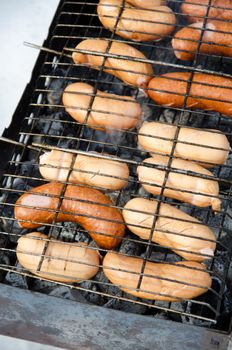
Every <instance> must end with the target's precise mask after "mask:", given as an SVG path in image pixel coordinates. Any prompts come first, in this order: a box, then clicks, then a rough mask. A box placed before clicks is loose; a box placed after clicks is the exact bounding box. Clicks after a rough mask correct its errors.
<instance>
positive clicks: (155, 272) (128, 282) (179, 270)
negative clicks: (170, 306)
mask: <svg viewBox="0 0 232 350" xmlns="http://www.w3.org/2000/svg"><path fill="white" fill-rule="evenodd" d="M142 266H143V260H142V259H139V258H134V257H128V256H124V255H122V254H117V253H114V252H108V253H107V254H106V256H105V258H104V260H103V271H104V274H105V275H106V277H107V278H108V279H109V280H110V281H111V282H112V283H113V284H115V285H117V286H118V287H119V288H120V289H122V290H123V291H124V292H126V293H129V294H132V295H134V296H136V297H139V298H146V299H151V300H164V301H179V300H180V299H192V298H195V297H197V296H198V295H201V294H203V293H205V292H207V290H208V289H209V288H210V287H211V283H212V280H211V277H210V275H209V273H208V272H206V271H205V266H204V265H202V264H200V263H197V262H195V261H181V262H179V263H176V264H173V265H171V264H170V265H169V264H162V263H153V262H149V261H147V262H146V264H145V269H144V276H143V278H142V282H141V286H140V289H139V290H137V285H138V282H139V279H140V275H141V272H142Z"/></svg>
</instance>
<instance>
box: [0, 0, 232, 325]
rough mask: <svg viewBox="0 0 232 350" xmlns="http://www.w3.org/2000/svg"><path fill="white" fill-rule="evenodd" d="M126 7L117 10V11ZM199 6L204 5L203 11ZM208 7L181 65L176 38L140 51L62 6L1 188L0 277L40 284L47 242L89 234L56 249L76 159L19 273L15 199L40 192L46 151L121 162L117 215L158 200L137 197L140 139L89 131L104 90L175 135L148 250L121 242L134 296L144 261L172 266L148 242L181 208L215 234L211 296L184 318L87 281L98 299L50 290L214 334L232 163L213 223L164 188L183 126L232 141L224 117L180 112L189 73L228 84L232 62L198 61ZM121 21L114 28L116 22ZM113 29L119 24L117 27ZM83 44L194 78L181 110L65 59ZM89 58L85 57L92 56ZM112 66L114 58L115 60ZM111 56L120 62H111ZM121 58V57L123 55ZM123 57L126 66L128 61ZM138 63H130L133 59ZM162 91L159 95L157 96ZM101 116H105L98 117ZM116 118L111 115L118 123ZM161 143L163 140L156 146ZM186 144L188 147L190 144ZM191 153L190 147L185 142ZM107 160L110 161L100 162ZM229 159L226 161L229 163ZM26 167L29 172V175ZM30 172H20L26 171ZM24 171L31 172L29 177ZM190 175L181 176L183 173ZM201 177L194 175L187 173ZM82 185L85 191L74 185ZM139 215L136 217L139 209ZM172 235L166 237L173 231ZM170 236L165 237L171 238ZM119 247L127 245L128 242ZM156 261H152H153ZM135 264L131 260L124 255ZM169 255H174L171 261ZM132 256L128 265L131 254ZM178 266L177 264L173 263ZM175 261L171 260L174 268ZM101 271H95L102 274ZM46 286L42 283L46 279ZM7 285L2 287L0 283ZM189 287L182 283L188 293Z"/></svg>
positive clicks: (144, 244) (93, 14)
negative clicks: (32, 266)
mask: <svg viewBox="0 0 232 350" xmlns="http://www.w3.org/2000/svg"><path fill="white" fill-rule="evenodd" d="M168 5H169V6H170V7H171V8H172V9H173V11H174V12H175V14H176V17H177V25H176V30H179V29H180V28H182V27H185V26H186V25H187V21H186V18H185V15H184V14H182V13H181V11H180V5H181V1H169V2H168ZM125 6H128V5H126V4H125V1H123V4H122V10H123V8H125ZM202 6H204V5H202ZM212 7H213V2H212V1H210V0H209V1H208V4H207V11H206V16H204V17H203V18H201V20H203V22H204V23H203V24H204V25H203V30H202V34H201V39H200V40H199V42H198V49H197V52H196V53H195V58H194V60H193V61H192V62H184V61H181V60H178V59H177V58H176V57H175V55H174V52H173V49H172V46H171V39H172V37H173V34H171V35H169V36H167V37H166V38H164V39H162V40H161V41H159V42H148V43H138V42H134V41H130V40H125V39H123V38H121V37H119V36H118V35H116V34H115V31H116V28H114V30H113V31H112V32H110V31H108V30H107V29H105V28H104V27H103V26H102V25H101V23H100V22H99V20H98V15H97V1H65V0H63V1H61V3H60V6H59V8H58V11H57V14H56V17H55V19H54V22H53V23H54V27H53V28H51V32H50V40H49V42H48V45H46V47H42V50H44V51H45V53H44V61H43V62H42V64H41V65H40V71H39V74H38V77H37V79H36V81H35V85H34V91H33V94H32V96H31V102H30V104H29V106H28V108H27V110H26V111H24V119H23V121H22V125H21V129H20V132H19V138H18V144H16V146H15V149H14V153H13V156H12V158H11V160H10V161H9V163H8V165H7V166H6V169H5V172H4V175H3V178H2V182H1V194H2V196H1V202H0V205H1V214H0V215H1V216H0V217H1V223H2V225H1V226H2V228H1V237H2V242H3V244H2V246H1V248H0V251H1V254H5V255H7V256H8V257H9V260H8V263H6V262H4V263H2V264H1V271H2V272H3V275H4V272H6V273H7V272H9V271H11V272H15V273H17V274H20V275H22V276H24V277H25V278H41V277H36V276H35V275H34V274H33V273H31V272H34V273H35V274H36V273H38V271H39V270H40V268H41V265H42V262H43V258H44V256H45V255H46V249H47V247H48V242H49V240H50V239H51V238H52V237H54V230H55V231H56V234H57V238H58V239H59V240H60V244H63V245H72V242H73V241H75V237H76V236H77V235H79V234H80V233H83V234H85V233H86V231H85V230H84V229H83V228H81V227H76V230H74V232H73V236H72V239H69V241H68V242H67V241H63V240H62V238H61V237H62V229H63V224H62V225H61V224H60V223H59V222H58V221H59V220H58V216H59V213H60V211H62V209H61V206H62V201H63V198H64V197H65V191H66V188H67V186H68V185H70V184H71V182H70V181H69V178H70V174H71V172H72V170H73V166H74V158H75V157H74V156H73V161H72V164H71V167H70V169H68V173H69V177H68V180H67V181H65V182H62V183H63V189H62V193H61V195H60V196H59V205H58V208H57V210H56V212H55V214H54V216H53V220H52V222H50V223H41V225H42V226H43V232H44V233H46V234H47V237H48V238H47V239H46V244H45V246H44V250H43V252H42V254H41V258H40V259H39V261H40V262H39V265H38V266H37V269H36V270H35V271H31V272H29V271H27V270H26V269H24V268H23V267H21V266H19V265H18V264H17V260H16V255H15V251H16V242H17V239H18V238H19V237H20V236H21V235H23V234H25V233H26V232H28V231H26V230H20V229H19V228H18V227H17V221H16V219H15V218H14V214H13V211H14V207H15V202H16V199H17V198H18V197H19V196H20V195H22V194H23V193H25V192H26V191H28V190H29V191H30V190H31V188H32V187H36V186H39V185H42V184H44V183H46V182H47V181H46V180H45V179H43V178H42V177H41V176H40V174H39V172H38V164H39V157H40V156H41V155H42V154H43V152H44V151H45V150H50V149H57V150H62V149H66V150H67V149H69V151H70V152H72V154H73V155H76V154H88V155H89V156H92V157H96V153H94V152H98V157H100V158H103V159H117V160H118V159H119V158H120V161H122V162H124V163H126V164H127V165H128V166H129V169H130V177H129V184H128V186H127V187H126V188H124V189H122V190H120V191H114V192H107V191H106V194H107V195H109V196H110V197H111V198H113V203H114V204H113V206H114V207H117V208H119V209H123V207H124V205H125V204H126V202H127V201H128V200H129V199H132V198H136V197H144V198H154V197H153V196H151V195H149V194H147V193H145V192H144V191H143V190H142V189H141V183H140V182H139V181H138V177H137V166H138V165H141V164H142V162H143V160H144V159H145V158H146V157H148V156H149V155H148V153H147V152H145V151H143V150H141V149H140V148H139V147H138V146H137V134H138V130H137V129H133V130H113V129H112V130H110V132H108V133H105V132H102V131H99V130H96V129H92V128H89V127H88V117H89V115H90V113H91V111H93V110H92V104H93V100H94V96H95V95H96V92H97V90H102V91H107V92H111V93H115V94H117V95H118V97H117V99H119V100H122V101H123V100H125V99H124V97H123V96H128V95H130V96H133V97H134V98H135V99H136V100H137V101H139V102H140V103H141V104H142V107H143V114H144V118H145V119H146V120H148V121H151V120H155V121H159V122H160V123H166V122H168V123H169V124H173V125H176V126H177V129H176V130H177V131H176V134H175V138H174V140H173V147H172V151H171V154H170V157H169V162H168V165H167V167H165V172H166V175H165V180H164V183H163V184H162V186H161V193H160V195H159V196H158V197H156V200H157V201H158V205H157V209H156V211H155V213H154V214H153V217H154V220H153V225H152V229H151V233H150V237H149V240H148V241H145V240H141V239H139V238H137V237H136V236H134V235H132V234H131V233H129V231H127V234H126V236H125V237H124V238H123V241H124V242H125V241H126V242H132V243H133V244H135V245H138V246H139V247H140V251H141V252H142V254H141V255H139V257H140V258H141V259H142V261H143V264H142V268H141V271H140V278H139V282H138V286H137V288H138V289H139V288H140V287H141V282H142V279H143V276H144V271H145V265H146V262H147V261H153V262H163V263H167V264H172V263H173V262H172V261H170V260H169V254H170V250H169V249H168V248H169V247H167V246H165V247H160V246H159V245H158V244H156V243H154V242H152V235H153V233H152V231H153V229H154V228H155V225H156V222H157V219H158V218H159V217H160V213H159V211H160V205H161V204H162V203H163V202H164V203H168V204H172V205H174V206H176V207H177V208H181V209H182V210H184V211H187V212H188V213H190V214H191V215H192V216H193V217H196V218H200V220H201V221H202V224H206V225H208V226H209V227H210V228H211V229H212V230H213V231H215V232H217V248H216V250H215V255H214V258H213V259H211V260H209V261H208V262H207V270H208V272H209V273H210V275H211V276H212V279H213V283H212V287H211V288H210V289H209V290H208V291H207V293H205V294H203V295H202V296H200V297H198V298H196V299H194V300H186V301H185V302H183V305H182V309H181V310H180V308H179V305H178V304H177V303H175V302H162V303H160V302H159V301H151V300H143V299H139V298H134V297H131V296H130V295H129V294H126V293H121V294H117V295H114V294H113V293H112V292H110V289H108V292H106V289H103V288H102V286H103V285H104V286H111V284H110V282H109V281H106V280H104V281H100V280H96V279H95V278H93V283H94V284H95V285H96V288H95V290H92V289H91V288H86V287H82V285H80V284H79V283H74V284H71V285H70V284H67V283H62V282H56V283H57V284H61V285H68V286H69V287H70V288H75V289H79V290H83V291H88V292H90V293H95V294H98V295H100V296H102V297H103V298H112V299H114V298H115V299H117V300H122V301H127V302H131V303H134V304H140V305H145V306H148V308H149V310H150V311H149V312H148V313H150V314H152V312H153V313H154V314H155V313H157V312H159V311H164V312H167V313H168V314H170V313H171V314H177V315H178V314H179V315H182V316H187V317H192V318H195V319H198V320H202V321H207V322H209V324H210V325H211V326H212V325H214V324H215V326H213V327H215V328H217V320H218V318H219V317H220V314H221V312H222V301H223V295H224V292H225V288H226V280H227V274H228V269H229V265H230V260H231V247H230V245H228V244H227V241H226V237H227V236H230V235H231V231H230V230H229V229H228V228H227V226H226V222H228V221H229V220H230V219H231V211H230V202H231V178H229V177H228V176H226V177H225V176H224V175H223V174H224V173H225V172H226V173H227V174H228V173H230V171H231V166H232V165H231V164H229V163H227V164H225V165H221V166H217V167H215V168H214V169H213V174H214V179H215V180H216V181H218V182H219V184H220V194H219V198H220V199H221V200H222V209H221V211H220V213H218V214H217V215H218V219H217V220H215V218H214V214H213V213H212V210H211V209H210V208H201V209H199V208H197V207H194V206H191V205H189V204H184V203H180V202H179V201H177V200H173V199H170V198H169V199H167V198H166V197H164V196H163V194H164V193H163V192H164V189H165V188H167V185H166V182H167V179H168V175H169V173H170V170H171V171H172V172H173V171H176V169H173V168H172V160H173V159H174V158H175V156H174V152H175V147H176V144H177V142H179V141H178V135H179V131H180V127H181V126H187V127H190V128H193V129H197V128H212V127H213V128H214V129H217V130H220V131H222V132H223V133H224V134H225V135H226V136H227V138H228V140H229V141H230V142H231V136H232V134H231V121H230V119H229V118H228V117H226V116H224V115H220V114H218V113H215V112H213V111H202V110H197V111H193V110H192V109H189V108H187V107H186V104H187V99H188V97H189V96H190V87H191V83H192V79H193V76H194V73H195V72H200V73H211V74H218V75H220V76H224V77H228V76H230V74H229V73H230V69H231V58H229V57H222V56H218V55H209V54H201V53H200V46H201V42H202V37H203V32H204V29H205V28H206V24H207V20H208V14H209V10H210V8H212ZM118 20H119V19H117V21H118ZM116 23H117V22H116ZM89 38H104V39H105V40H107V42H108V48H107V49H108V51H107V53H106V54H105V58H104V60H106V59H107V57H111V56H112V55H110V54H109V49H110V47H111V45H112V42H114V41H116V42H121V43H127V44H129V45H132V46H134V47H135V48H137V49H139V50H140V51H142V52H143V53H144V54H145V56H146V57H147V59H145V60H144V62H146V63H151V64H152V65H153V67H154V72H155V73H154V74H155V76H156V75H160V74H163V73H166V72H172V71H189V72H191V75H190V79H189V81H188V88H187V94H185V101H184V106H183V108H175V107H171V108H163V107H161V106H159V105H157V104H155V103H154V102H152V101H151V100H150V99H148V98H147V96H146V94H145V93H144V92H142V91H141V90H140V89H137V88H134V87H131V86H128V85H127V84H125V83H123V82H122V81H120V80H119V79H117V78H116V77H114V76H112V75H109V74H107V73H105V72H104V67H103V66H101V67H98V68H99V69H98V70H95V69H93V68H92V67H89V66H87V65H85V64H74V63H73V61H72V59H71V54H72V53H73V52H74V51H76V49H75V47H76V45H77V44H78V43H79V42H81V41H82V40H84V39H89ZM88 52H91V48H90V51H84V53H88ZM112 57H115V56H114V55H113V56H112ZM116 57H117V56H116ZM120 58H123V56H120ZM124 58H126V57H124ZM134 60H136V59H134ZM76 81H81V82H86V83H89V84H91V85H92V86H93V88H94V92H93V94H91V103H90V105H89V106H88V109H87V112H88V113H87V118H86V120H85V122H84V123H82V124H80V123H78V122H77V121H74V120H73V119H72V118H71V117H70V116H69V115H68V114H67V113H66V112H65V110H64V106H63V104H62V101H61V96H62V93H63V90H64V88H65V87H66V86H67V85H68V84H70V83H72V82H76ZM157 89H159V88H157ZM98 112H101V111H98ZM117 117H118V115H117V114H116V115H115V118H117ZM160 139H162V137H160ZM186 144H189V143H188V142H186ZM190 144H191V143H190ZM106 154H108V155H106ZM229 157H230V155H229ZM27 166H28V167H29V168H27ZM25 169H26V170H25ZM28 169H29V170H28ZM179 172H180V173H182V174H186V171H185V170H183V171H179ZM191 175H192V176H199V174H191ZM200 177H203V178H210V177H207V176H206V175H200ZM80 186H82V185H80ZM141 210H142V208H141ZM169 233H170V232H169ZM167 234H168V232H167ZM124 242H123V243H124ZM90 248H91V249H93V250H97V249H98V248H97V247H96V245H94V244H91V245H90ZM100 252H101V255H102V256H104V255H105V253H106V252H107V250H106V249H102V248H101V249H100ZM153 253H156V254H153ZM221 253H223V256H224V266H223V269H222V271H218V269H217V266H218V261H217V260H219V259H220V256H221V255H220V254H221ZM127 255H128V256H131V255H130V254H127ZM173 255H174V254H173ZM132 256H134V255H133V254H132ZM178 259H179V260H180V258H178ZM174 261H175V260H174ZM100 267H101V265H100ZM42 279H43V280H47V279H46V278H42ZM3 280H4V278H3ZM188 283H189V284H191V282H190V281H186V284H188Z"/></svg>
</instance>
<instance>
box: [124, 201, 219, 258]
mask: <svg viewBox="0 0 232 350" xmlns="http://www.w3.org/2000/svg"><path fill="white" fill-rule="evenodd" d="M157 205H158V202H157V201H155V200H149V199H145V198H133V199H131V200H130V201H129V202H127V204H126V205H125V207H124V209H123V217H124V220H125V224H126V225H127V227H128V228H129V229H130V231H131V232H133V233H134V234H135V235H137V236H139V237H140V238H142V239H145V240H148V239H149V238H150V234H151V229H152V227H153V224H154V221H155V220H156V221H155V226H154V228H153V233H152V238H151V240H152V242H155V243H158V244H161V245H162V246H165V247H168V248H170V249H172V250H173V251H174V252H175V253H176V254H178V255H180V256H182V257H183V258H184V259H186V260H192V261H200V262H201V261H204V260H206V259H209V258H210V257H212V256H213V254H214V250H215V247H216V243H215V235H214V233H213V232H212V231H211V229H210V228H209V227H207V226H205V225H202V224H201V222H199V221H198V220H197V219H195V218H193V217H192V216H190V215H188V214H186V213H184V212H182V211H181V210H179V209H177V208H175V207H174V206H172V205H169V204H165V203H161V204H160V207H159V211H158V216H157V217H155V216H154V215H155V214H156V212H157Z"/></svg>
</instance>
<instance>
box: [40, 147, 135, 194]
mask: <svg viewBox="0 0 232 350" xmlns="http://www.w3.org/2000/svg"><path fill="white" fill-rule="evenodd" d="M73 157H75V161H74V164H73V165H72V162H73ZM39 164H40V166H39V171H40V173H41V175H42V176H43V177H44V178H45V179H47V180H51V181H69V182H71V183H82V184H85V185H89V186H96V187H100V188H103V189H108V190H120V189H122V188H123V187H125V186H126V185H127V183H128V178H129V169H128V166H127V164H125V163H122V162H117V161H114V160H110V159H103V158H98V157H91V156H87V155H81V154H79V155H74V154H72V153H68V152H63V151H58V150H52V151H51V152H46V153H44V154H43V155H42V156H40V160H39ZM71 165H72V171H71V173H70V174H69V172H70V168H71Z"/></svg>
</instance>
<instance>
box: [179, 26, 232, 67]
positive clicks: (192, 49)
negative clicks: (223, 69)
mask: <svg viewBox="0 0 232 350" xmlns="http://www.w3.org/2000/svg"><path fill="white" fill-rule="evenodd" d="M203 27H204V23H203V22H197V23H193V24H191V25H190V26H188V27H185V28H182V29H181V30H179V31H178V32H177V33H176V34H175V36H174V38H173V40H172V46H173V49H174V52H175V55H176V57H177V58H179V59H181V60H186V61H191V60H193V59H194V55H195V53H196V52H197V50H198V46H199V40H200V39H201V33H202V28H203ZM201 41H202V44H201V45H200V49H199V52H200V53H206V54H210V55H220V56H227V57H232V46H231V43H232V23H231V22H223V21H213V20H211V21H208V22H207V24H206V25H205V29H204V33H203V36H202V39H201Z"/></svg>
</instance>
